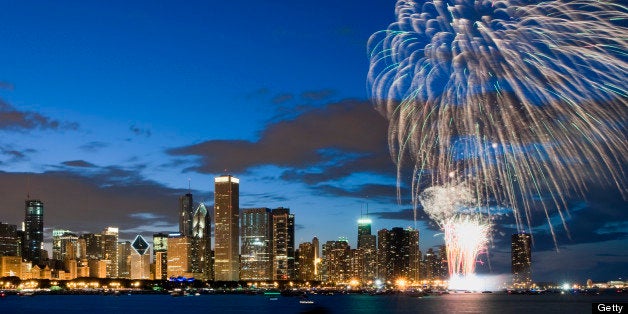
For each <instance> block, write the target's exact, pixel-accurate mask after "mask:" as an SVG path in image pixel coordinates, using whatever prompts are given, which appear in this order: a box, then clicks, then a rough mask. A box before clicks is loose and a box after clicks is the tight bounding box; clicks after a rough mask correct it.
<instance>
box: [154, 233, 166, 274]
mask: <svg viewBox="0 0 628 314" xmlns="http://www.w3.org/2000/svg"><path fill="white" fill-rule="evenodd" d="M153 261H154V262H155V279H167V278H168V234H166V233H155V234H153Z"/></svg>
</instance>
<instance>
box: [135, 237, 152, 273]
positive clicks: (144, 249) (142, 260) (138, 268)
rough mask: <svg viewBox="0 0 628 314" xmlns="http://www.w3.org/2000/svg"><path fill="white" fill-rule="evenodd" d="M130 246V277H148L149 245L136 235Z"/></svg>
mask: <svg viewBox="0 0 628 314" xmlns="http://www.w3.org/2000/svg"><path fill="white" fill-rule="evenodd" d="M131 247H132V248H133V250H132V251H131V259H130V264H131V271H130V275H131V279H150V245H149V244H148V242H146V240H144V238H143V237H142V236H141V235H137V236H136V237H135V240H133V243H132V244H131Z"/></svg>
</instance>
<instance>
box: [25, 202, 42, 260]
mask: <svg viewBox="0 0 628 314" xmlns="http://www.w3.org/2000/svg"><path fill="white" fill-rule="evenodd" d="M24 212H25V217H24V225H25V229H24V236H25V239H24V240H25V241H24V250H23V254H22V257H23V258H25V259H27V260H29V261H32V262H33V264H41V262H42V245H43V242H44V203H43V202H42V201H40V200H26V202H25V208H24Z"/></svg>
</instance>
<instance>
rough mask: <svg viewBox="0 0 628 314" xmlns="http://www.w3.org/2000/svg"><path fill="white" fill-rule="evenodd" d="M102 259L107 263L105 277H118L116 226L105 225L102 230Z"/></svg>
mask: <svg viewBox="0 0 628 314" xmlns="http://www.w3.org/2000/svg"><path fill="white" fill-rule="evenodd" d="M102 260H104V261H105V263H107V277H108V278H117V277H118V228H116V227H107V228H105V230H104V231H103V232H102Z"/></svg>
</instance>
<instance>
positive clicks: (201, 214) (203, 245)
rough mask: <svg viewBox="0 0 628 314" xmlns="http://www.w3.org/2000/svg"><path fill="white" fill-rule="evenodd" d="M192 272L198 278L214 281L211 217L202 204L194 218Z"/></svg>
mask: <svg viewBox="0 0 628 314" xmlns="http://www.w3.org/2000/svg"><path fill="white" fill-rule="evenodd" d="M190 237H191V255H190V271H191V272H192V273H194V276H195V277H196V278H200V279H203V280H210V279H212V256H211V216H210V215H209V211H208V210H207V208H206V207H205V204H203V203H200V204H199V205H198V206H197V207H196V209H195V210H194V214H193V216H192V234H191V235H190Z"/></svg>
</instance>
